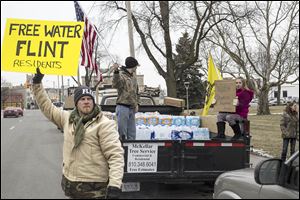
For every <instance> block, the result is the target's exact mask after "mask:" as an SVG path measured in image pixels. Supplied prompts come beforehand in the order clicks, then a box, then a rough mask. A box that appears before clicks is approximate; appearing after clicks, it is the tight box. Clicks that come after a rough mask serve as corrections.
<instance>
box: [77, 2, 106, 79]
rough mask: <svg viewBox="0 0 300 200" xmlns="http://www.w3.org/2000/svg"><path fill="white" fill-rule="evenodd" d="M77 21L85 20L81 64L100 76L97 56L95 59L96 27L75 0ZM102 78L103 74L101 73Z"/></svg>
mask: <svg viewBox="0 0 300 200" xmlns="http://www.w3.org/2000/svg"><path fill="white" fill-rule="evenodd" d="M74 6H75V12H76V18H77V21H84V23H85V26H84V32H83V38H82V44H81V52H80V54H81V65H83V66H85V67H87V68H89V69H91V70H93V69H94V71H95V72H96V74H97V76H98V66H97V63H96V58H94V59H93V50H94V45H95V42H96V40H97V32H96V31H97V30H96V27H95V26H94V25H93V24H92V23H91V22H90V21H89V19H88V18H87V16H86V15H85V14H84V12H83V11H82V9H81V7H80V5H79V4H78V2H77V1H74ZM99 77H100V79H101V74H100V76H99Z"/></svg>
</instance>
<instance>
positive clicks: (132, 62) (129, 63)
mask: <svg viewBox="0 0 300 200" xmlns="http://www.w3.org/2000/svg"><path fill="white" fill-rule="evenodd" d="M138 65H140V64H139V63H138V61H137V60H136V59H135V58H134V57H127V58H126V60H125V67H126V68H134V67H136V66H138Z"/></svg>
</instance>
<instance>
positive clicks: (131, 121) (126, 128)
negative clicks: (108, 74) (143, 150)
mask: <svg viewBox="0 0 300 200" xmlns="http://www.w3.org/2000/svg"><path fill="white" fill-rule="evenodd" d="M138 66H139V63H138V61H137V60H136V59H135V58H133V57H127V58H126V60H125V66H122V67H121V68H120V69H119V65H118V64H116V63H115V64H114V65H113V66H112V67H111V70H113V71H114V75H113V80H112V84H113V87H114V88H116V89H117V90H118V98H117V106H116V116H117V121H118V131H119V134H120V139H121V140H124V139H129V140H134V139H135V135H136V127H135V126H136V125H135V113H136V112H137V111H138V102H139V94H138V84H137V79H136V76H135V74H134V72H135V71H136V69H137V67H138Z"/></svg>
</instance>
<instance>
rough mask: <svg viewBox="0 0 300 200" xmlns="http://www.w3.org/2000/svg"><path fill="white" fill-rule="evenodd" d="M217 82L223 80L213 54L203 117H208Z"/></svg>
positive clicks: (209, 64)
mask: <svg viewBox="0 0 300 200" xmlns="http://www.w3.org/2000/svg"><path fill="white" fill-rule="evenodd" d="M215 80H222V76H221V73H220V71H219V70H218V68H216V67H215V65H214V62H213V59H212V56H211V54H209V57H208V77H207V82H208V86H207V91H206V97H205V105H204V108H203V112H202V116H205V115H207V113H208V110H209V107H210V105H211V103H212V101H213V99H214V98H215Z"/></svg>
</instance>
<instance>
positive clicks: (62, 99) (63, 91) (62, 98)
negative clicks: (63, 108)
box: [60, 75, 65, 102]
mask: <svg viewBox="0 0 300 200" xmlns="http://www.w3.org/2000/svg"><path fill="white" fill-rule="evenodd" d="M64 96H65V89H64V76H63V75H62V76H61V100H60V101H61V102H63V101H64Z"/></svg>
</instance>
